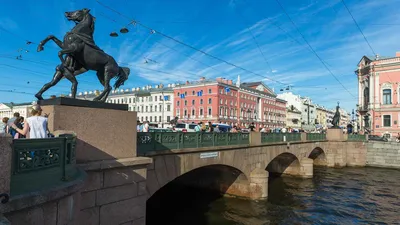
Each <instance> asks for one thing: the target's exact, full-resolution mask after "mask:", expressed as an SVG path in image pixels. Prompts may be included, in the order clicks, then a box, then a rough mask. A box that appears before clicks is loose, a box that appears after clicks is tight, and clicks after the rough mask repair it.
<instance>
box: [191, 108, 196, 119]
mask: <svg viewBox="0 0 400 225" xmlns="http://www.w3.org/2000/svg"><path fill="white" fill-rule="evenodd" d="M195 115H196V112H195V110H194V109H192V117H193V118H194V117H195Z"/></svg>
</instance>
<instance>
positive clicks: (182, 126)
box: [174, 123, 198, 132]
mask: <svg viewBox="0 0 400 225" xmlns="http://www.w3.org/2000/svg"><path fill="white" fill-rule="evenodd" d="M196 126H198V125H197V124H195V123H177V124H176V125H175V128H174V131H177V132H196V131H195V129H194V128H195V127H196Z"/></svg>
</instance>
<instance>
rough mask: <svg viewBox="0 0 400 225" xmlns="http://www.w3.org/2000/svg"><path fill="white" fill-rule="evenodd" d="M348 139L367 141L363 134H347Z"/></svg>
mask: <svg viewBox="0 0 400 225" xmlns="http://www.w3.org/2000/svg"><path fill="white" fill-rule="evenodd" d="M347 141H367V137H366V135H362V134H349V135H348V136H347Z"/></svg>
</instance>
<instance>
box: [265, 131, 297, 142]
mask: <svg viewBox="0 0 400 225" xmlns="http://www.w3.org/2000/svg"><path fill="white" fill-rule="evenodd" d="M292 141H301V134H300V133H262V134H261V143H277V142H292Z"/></svg>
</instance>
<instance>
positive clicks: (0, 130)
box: [0, 105, 51, 139]
mask: <svg viewBox="0 0 400 225" xmlns="http://www.w3.org/2000/svg"><path fill="white" fill-rule="evenodd" d="M30 113H31V116H30V117H28V118H26V119H25V118H24V117H23V116H20V114H19V113H18V112H16V113H14V115H13V117H12V118H8V117H4V118H2V123H1V124H0V134H10V135H11V136H12V137H13V139H20V138H47V137H49V136H51V135H50V132H49V129H48V127H47V115H45V116H42V108H41V107H40V106H39V105H33V106H31V112H30Z"/></svg>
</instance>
